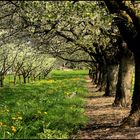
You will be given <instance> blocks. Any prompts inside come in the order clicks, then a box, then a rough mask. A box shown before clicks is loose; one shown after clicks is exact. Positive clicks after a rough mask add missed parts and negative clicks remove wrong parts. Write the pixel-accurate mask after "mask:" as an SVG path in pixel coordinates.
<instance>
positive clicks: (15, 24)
mask: <svg viewBox="0 0 140 140" xmlns="http://www.w3.org/2000/svg"><path fill="white" fill-rule="evenodd" d="M0 8H1V11H2V12H1V13H0V27H1V28H0V30H1V35H0V40H2V41H4V42H7V41H9V40H11V39H13V40H22V41H23V40H24V41H25V42H26V43H27V42H29V44H30V46H32V47H34V46H35V48H37V49H38V51H41V52H43V53H47V54H50V55H52V56H53V57H56V58H60V59H63V60H66V61H70V62H78V63H79V62H85V63H86V64H87V65H88V67H89V68H90V69H91V70H90V76H91V77H92V78H93V82H94V83H95V84H97V87H98V88H99V90H100V91H101V90H103V91H105V94H104V96H115V100H114V103H113V105H114V106H123V107H125V106H127V105H128V104H129V103H130V97H129V96H130V94H131V92H132V79H133V77H135V84H134V92H133V98H132V106H131V112H130V115H129V117H128V118H127V119H125V121H124V123H123V126H132V125H134V126H137V125H139V122H140V114H139V109H140V102H139V100H140V64H139V63H140V61H139V53H140V51H139V49H138V45H139V38H140V11H139V9H140V8H139V2H137V1H132V2H131V1H125V0H116V1H114V0H104V1H79V2H76V1H75V2H72V1H55V2H51V1H47V2H46V1H2V2H0ZM43 57H44V56H43ZM33 59H34V60H35V61H37V60H36V59H35V58H33ZM37 59H38V58H37ZM39 62H40V61H39ZM134 64H135V65H134ZM41 65H42V64H41ZM134 67H135V76H133V72H134Z"/></svg>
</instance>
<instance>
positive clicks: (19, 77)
mask: <svg viewBox="0 0 140 140" xmlns="http://www.w3.org/2000/svg"><path fill="white" fill-rule="evenodd" d="M18 79H19V83H20V84H21V76H20V75H18Z"/></svg>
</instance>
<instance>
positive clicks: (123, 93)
mask: <svg viewBox="0 0 140 140" xmlns="http://www.w3.org/2000/svg"><path fill="white" fill-rule="evenodd" d="M133 70H134V66H133V58H132V57H130V56H129V57H127V56H125V55H123V56H122V58H121V60H120V65H119V73H118V82H117V87H116V96H115V100H114V103H113V106H121V107H126V106H128V105H130V94H131V93H132V77H133V72H134V71H133Z"/></svg>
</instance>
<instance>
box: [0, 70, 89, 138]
mask: <svg viewBox="0 0 140 140" xmlns="http://www.w3.org/2000/svg"><path fill="white" fill-rule="evenodd" d="M85 74H87V71H69V72H64V71H53V72H52V73H51V75H50V77H49V78H48V80H41V81H38V82H35V83H32V84H26V85H25V84H23V85H16V86H7V87H4V88H1V89H0V92H1V94H0V98H1V102H2V103H1V104H0V138H1V139H2V138H4V139H9V138H14V139H15V138H24V139H27V138H39V139H43V138H45V139H46V138H55V139H57V138H63V139H64V138H68V137H69V135H70V134H71V133H72V132H73V131H74V130H76V129H77V128H79V127H80V126H82V125H84V124H86V122H87V117H86V116H85V115H84V109H83V107H84V97H85V96H86V93H87V90H86V88H85V86H84V84H85V80H84V76H85ZM73 93H76V94H75V95H74V96H71V95H73Z"/></svg>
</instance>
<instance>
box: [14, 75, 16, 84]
mask: <svg viewBox="0 0 140 140" xmlns="http://www.w3.org/2000/svg"><path fill="white" fill-rule="evenodd" d="M16 77H17V75H16V74H15V75H14V85H16V82H17V81H16V80H17V78H16Z"/></svg>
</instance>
